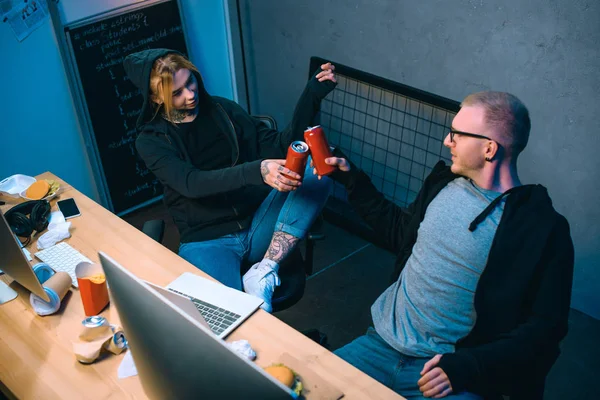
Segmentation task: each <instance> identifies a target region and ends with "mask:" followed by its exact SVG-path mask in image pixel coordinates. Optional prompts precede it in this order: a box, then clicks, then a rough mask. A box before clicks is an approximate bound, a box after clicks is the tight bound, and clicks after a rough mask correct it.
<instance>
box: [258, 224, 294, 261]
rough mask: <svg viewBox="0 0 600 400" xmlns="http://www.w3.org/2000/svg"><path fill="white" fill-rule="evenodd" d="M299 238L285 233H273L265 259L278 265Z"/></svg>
mask: <svg viewBox="0 0 600 400" xmlns="http://www.w3.org/2000/svg"><path fill="white" fill-rule="evenodd" d="M299 240H300V238H297V237H296V236H293V235H290V234H289V233H285V232H275V233H274V234H273V239H272V240H271V244H270V245H269V249H268V250H267V254H266V255H265V258H268V259H269V260H273V261H275V262H276V263H278V264H279V263H280V262H281V261H282V260H283V259H284V258H285V257H286V256H287V255H288V254H289V253H291V251H292V250H293V249H294V247H295V246H296V243H298V241H299Z"/></svg>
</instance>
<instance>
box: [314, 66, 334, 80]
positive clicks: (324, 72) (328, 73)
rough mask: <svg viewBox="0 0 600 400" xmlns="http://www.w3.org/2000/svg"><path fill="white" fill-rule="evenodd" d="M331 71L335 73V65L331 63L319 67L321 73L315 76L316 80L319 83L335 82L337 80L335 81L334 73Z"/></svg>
mask: <svg viewBox="0 0 600 400" xmlns="http://www.w3.org/2000/svg"><path fill="white" fill-rule="evenodd" d="M333 71H335V65H333V64H331V63H327V64H323V65H321V72H319V73H318V74H317V76H316V78H317V80H318V81H319V82H323V81H332V82H337V80H336V79H335V73H334V72H333Z"/></svg>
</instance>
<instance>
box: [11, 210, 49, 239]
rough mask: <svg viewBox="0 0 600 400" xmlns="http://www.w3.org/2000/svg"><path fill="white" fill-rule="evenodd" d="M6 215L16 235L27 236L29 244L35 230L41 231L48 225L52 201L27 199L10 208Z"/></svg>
mask: <svg viewBox="0 0 600 400" xmlns="http://www.w3.org/2000/svg"><path fill="white" fill-rule="evenodd" d="M28 215H29V217H28ZM4 217H5V218H6V222H8V225H9V226H10V229H11V230H12V231H13V233H14V234H15V235H17V236H19V237H23V238H27V243H26V244H25V246H27V245H28V244H29V241H30V240H31V235H32V234H33V231H36V232H41V231H43V230H44V229H46V228H47V227H48V223H49V219H50V203H48V201H46V200H30V201H26V202H23V203H21V204H17V205H16V206H14V207H13V208H11V209H10V210H8V211H7V212H6V214H4Z"/></svg>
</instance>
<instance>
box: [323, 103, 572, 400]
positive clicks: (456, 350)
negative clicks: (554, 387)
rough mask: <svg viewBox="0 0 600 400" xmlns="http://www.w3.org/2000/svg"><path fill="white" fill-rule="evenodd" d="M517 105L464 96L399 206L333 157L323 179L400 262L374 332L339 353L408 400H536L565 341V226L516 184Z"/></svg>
mask: <svg viewBox="0 0 600 400" xmlns="http://www.w3.org/2000/svg"><path fill="white" fill-rule="evenodd" d="M530 127H531V123H530V119H529V112H528V110H527V108H526V107H525V105H524V104H523V103H522V102H521V101H520V100H519V99H518V98H517V97H515V96H513V95H511V94H509V93H502V92H480V93H475V94H472V95H470V96H468V97H467V98H465V99H464V101H463V102H462V105H461V109H460V111H459V112H458V114H457V115H456V116H455V118H454V120H453V121H452V127H451V130H450V132H449V133H448V134H447V135H446V138H445V140H444V145H445V146H446V147H447V148H448V149H449V150H450V154H451V155H452V165H451V166H450V167H448V166H446V165H445V164H444V163H443V162H441V161H440V162H439V163H438V164H437V165H436V166H435V167H434V168H433V170H432V171H431V173H430V174H429V176H428V177H427V179H426V180H425V182H424V184H423V187H422V188H421V191H420V192H419V194H418V195H417V197H416V199H415V201H414V202H413V203H412V204H411V205H410V206H409V207H408V208H401V207H398V206H397V205H396V204H394V203H392V202H391V201H389V200H387V199H386V198H385V197H384V196H383V194H381V193H380V192H379V191H378V190H377V189H376V188H375V187H374V186H373V184H372V183H371V182H370V180H369V178H368V177H367V175H366V174H365V173H364V172H362V171H360V170H359V169H358V168H357V167H356V166H355V165H352V164H351V163H350V162H348V160H347V158H346V157H345V156H344V155H343V154H342V153H341V152H340V151H337V153H334V155H335V156H336V157H332V158H330V159H327V162H328V163H329V164H331V165H337V167H338V169H339V170H338V171H336V172H334V173H333V174H332V175H331V177H332V178H333V179H334V180H338V181H339V182H341V183H343V184H344V185H345V186H346V189H347V190H348V199H349V201H350V203H351V204H352V205H353V207H354V208H355V209H356V210H357V211H358V212H359V214H360V215H361V216H362V218H363V219H364V220H365V221H366V222H367V223H368V224H369V225H370V226H371V227H372V228H373V230H374V231H375V233H376V234H377V235H378V241H379V243H380V244H381V245H382V246H384V247H386V248H388V249H389V250H391V251H392V252H394V253H395V254H396V255H397V259H396V268H395V273H394V275H393V277H392V282H391V285H390V286H389V287H388V289H387V290H386V291H384V292H383V293H382V294H381V296H379V298H378V299H377V300H376V301H375V303H374V304H373V305H372V307H371V315H372V318H373V327H371V328H369V329H368V331H367V333H366V335H364V336H361V337H359V338H357V339H356V340H354V341H353V342H351V343H349V344H347V345H346V346H344V347H342V348H340V349H338V350H336V352H335V353H336V354H337V355H338V356H340V357H341V358H343V359H345V360H346V361H348V362H349V363H351V364H353V365H355V366H356V367H357V368H359V369H361V370H362V371H364V372H365V373H367V374H369V375H371V376H372V377H374V378H375V379H377V380H379V381H380V382H382V383H383V384H385V385H387V386H389V387H391V388H392V389H393V390H395V391H396V392H398V393H400V394H401V395H403V396H404V397H406V398H407V399H422V398H423V397H425V398H436V399H439V398H448V399H452V400H458V399H461V400H463V399H501V398H502V396H501V395H509V396H510V399H511V400H515V399H523V400H524V399H527V400H534V399H541V398H542V396H543V392H544V381H545V378H546V374H547V373H548V371H549V370H550V367H551V366H552V364H553V363H554V361H555V360H556V358H557V356H558V354H559V347H558V345H559V342H560V340H561V339H562V338H564V337H565V335H566V332H567V318H568V314H569V307H570V301H571V284H572V280H573V243H572V241H571V235H570V232H569V224H568V223H567V221H566V219H565V218H564V217H563V216H562V215H560V214H559V213H558V212H556V210H555V209H554V208H553V206H552V201H551V200H550V197H549V196H548V192H547V190H546V188H544V187H543V186H541V185H524V184H523V183H522V182H521V179H520V177H519V174H518V172H517V158H518V157H519V155H520V154H521V152H522V151H523V149H525V146H526V145H527V142H528V139H529V131H530Z"/></svg>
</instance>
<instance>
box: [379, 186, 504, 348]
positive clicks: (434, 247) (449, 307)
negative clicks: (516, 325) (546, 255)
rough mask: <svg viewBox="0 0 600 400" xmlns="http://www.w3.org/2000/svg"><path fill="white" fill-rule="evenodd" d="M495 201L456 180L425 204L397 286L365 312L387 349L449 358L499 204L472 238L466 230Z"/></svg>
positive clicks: (468, 325) (466, 328)
mask: <svg viewBox="0 0 600 400" xmlns="http://www.w3.org/2000/svg"><path fill="white" fill-rule="evenodd" d="M499 195H500V193H498V192H494V191H491V190H485V189H482V188H480V187H478V186H476V185H475V184H474V183H473V182H472V181H470V180H468V179H465V178H457V179H455V180H453V181H452V182H450V183H449V184H448V185H447V186H446V187H445V188H444V189H442V190H441V191H440V193H438V195H437V196H436V197H435V198H434V199H433V201H432V202H431V203H430V205H429V207H428V208H427V211H426V213H425V218H424V219H423V221H422V223H421V225H420V226H419V231H418V235H417V241H416V243H415V245H414V247H413V251H412V254H411V256H410V257H409V259H408V261H407V263H406V266H405V268H404V269H403V270H402V273H401V274H400V277H399V279H398V281H397V282H395V283H394V284H392V285H391V286H390V287H389V288H388V289H387V290H386V291H385V292H383V293H382V294H381V296H379V298H378V299H377V300H376V301H375V303H374V304H373V306H372V307H371V314H372V316H373V324H374V326H375V330H376V331H377V333H379V335H380V336H381V337H382V338H383V339H384V340H385V341H386V342H387V343H388V344H389V345H390V346H392V347H393V348H395V349H396V350H398V351H399V352H401V353H403V354H405V355H408V356H413V357H431V356H434V355H435V354H444V353H453V352H454V345H455V344H456V342H457V341H458V340H459V339H461V338H463V337H465V336H466V335H467V334H468V333H469V332H470V331H471V329H472V328H473V325H474V324H475V318H476V313H475V307H474V303H473V302H474V298H475V289H476V287H477V283H478V281H479V277H480V276H481V273H482V272H483V269H484V268H485V265H486V264H487V258H488V254H489V251H490V248H491V245H492V240H493V238H494V235H495V233H496V228H497V227H498V224H499V223H500V218H501V216H502V212H503V210H504V200H502V201H500V203H499V204H498V205H497V206H496V207H495V208H494V210H493V211H492V212H491V213H490V214H489V215H488V216H487V218H486V219H485V220H484V221H482V222H481V223H480V224H479V225H478V226H477V229H475V231H474V232H471V231H469V224H470V223H471V221H473V220H474V219H475V217H477V216H478V215H479V214H480V213H481V212H482V211H483V210H484V209H485V208H486V207H487V206H488V205H489V204H490V203H491V201H492V200H494V199H495V198H496V197H498V196H499Z"/></svg>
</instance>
